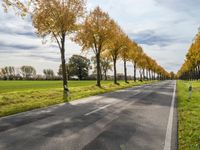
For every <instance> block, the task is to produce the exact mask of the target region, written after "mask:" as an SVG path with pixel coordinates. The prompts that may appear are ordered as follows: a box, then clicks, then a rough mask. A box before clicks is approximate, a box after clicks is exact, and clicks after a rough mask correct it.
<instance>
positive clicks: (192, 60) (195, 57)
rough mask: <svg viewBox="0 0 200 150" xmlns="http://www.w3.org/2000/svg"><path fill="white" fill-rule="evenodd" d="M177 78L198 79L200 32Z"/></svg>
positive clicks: (199, 70) (199, 74)
mask: <svg viewBox="0 0 200 150" xmlns="http://www.w3.org/2000/svg"><path fill="white" fill-rule="evenodd" d="M177 77H178V78H180V79H184V80H199V79H200V30H199V32H198V33H197V35H196V37H195V39H194V41H193V43H192V45H191V46H190V48H189V51H188V53H187V55H186V59H185V62H184V64H183V65H182V67H181V68H180V70H179V71H178V73H177Z"/></svg>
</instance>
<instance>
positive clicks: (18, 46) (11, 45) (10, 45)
mask: <svg viewBox="0 0 200 150" xmlns="http://www.w3.org/2000/svg"><path fill="white" fill-rule="evenodd" d="M37 48H39V46H37V45H25V44H17V43H16V44H15V43H5V42H2V41H0V51H1V49H4V50H8V51H18V50H30V49H31V50H32V49H37Z"/></svg>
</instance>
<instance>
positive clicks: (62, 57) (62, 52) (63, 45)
mask: <svg viewBox="0 0 200 150" xmlns="http://www.w3.org/2000/svg"><path fill="white" fill-rule="evenodd" d="M60 51H61V61H62V76H63V89H64V92H65V91H66V92H69V89H68V85H67V72H66V65H65V34H62V39H61V50H60ZM67 94H68V93H67Z"/></svg>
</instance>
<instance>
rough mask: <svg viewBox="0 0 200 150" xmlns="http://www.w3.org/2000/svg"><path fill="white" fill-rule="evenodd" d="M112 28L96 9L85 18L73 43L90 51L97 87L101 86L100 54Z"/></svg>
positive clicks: (108, 20) (109, 21)
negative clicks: (94, 60)
mask: <svg viewBox="0 0 200 150" xmlns="http://www.w3.org/2000/svg"><path fill="white" fill-rule="evenodd" d="M111 31H112V26H111V19H110V17H109V15H108V14H107V13H105V12H103V11H102V10H101V9H100V8H99V7H96V8H95V9H94V10H93V11H92V12H90V14H89V15H88V16H87V17H86V19H85V22H84V24H83V26H82V28H81V29H80V30H79V32H78V34H77V36H76V38H75V41H76V42H77V43H78V44H79V45H80V46H82V50H89V49H92V50H93V52H94V54H95V58H96V62H97V64H96V65H97V66H96V70H97V86H99V87H100V86H101V66H100V60H101V53H102V52H103V51H104V50H105V48H106V45H107V44H108V42H109V39H110V36H111Z"/></svg>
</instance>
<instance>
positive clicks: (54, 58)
mask: <svg viewBox="0 0 200 150" xmlns="http://www.w3.org/2000/svg"><path fill="white" fill-rule="evenodd" d="M27 57H31V58H34V59H42V60H46V61H51V62H59V63H60V58H56V57H51V56H48V55H38V54H29V55H27Z"/></svg>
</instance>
